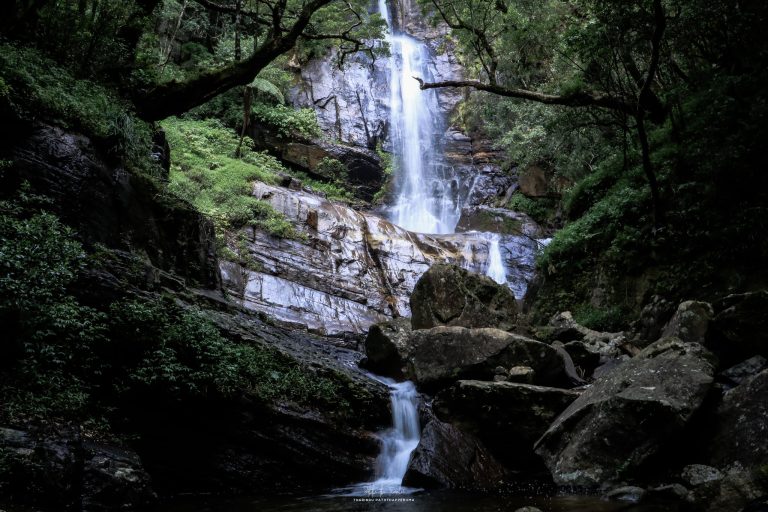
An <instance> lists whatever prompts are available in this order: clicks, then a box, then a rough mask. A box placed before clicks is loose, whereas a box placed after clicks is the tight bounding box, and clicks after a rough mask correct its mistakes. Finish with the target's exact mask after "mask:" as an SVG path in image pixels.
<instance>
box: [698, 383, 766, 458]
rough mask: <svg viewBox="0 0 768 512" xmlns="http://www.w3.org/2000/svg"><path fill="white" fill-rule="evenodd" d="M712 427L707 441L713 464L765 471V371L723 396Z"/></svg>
mask: <svg viewBox="0 0 768 512" xmlns="http://www.w3.org/2000/svg"><path fill="white" fill-rule="evenodd" d="M714 426H715V430H714V436H713V437H712V439H711V440H710V441H709V442H708V447H709V451H710V453H711V458H710V462H711V463H712V465H714V466H717V467H725V466H727V465H729V464H733V463H735V462H739V463H741V464H742V465H743V466H744V467H746V468H754V469H757V468H766V469H768V442H766V439H768V370H763V371H762V372H760V373H759V374H757V375H755V376H753V377H751V378H749V379H747V380H745V381H744V382H742V383H741V384H740V385H738V386H736V387H735V388H733V389H731V390H729V391H727V392H726V393H725V395H724V396H723V400H722V402H721V403H720V405H719V407H718V409H717V413H716V418H715V423H714Z"/></svg>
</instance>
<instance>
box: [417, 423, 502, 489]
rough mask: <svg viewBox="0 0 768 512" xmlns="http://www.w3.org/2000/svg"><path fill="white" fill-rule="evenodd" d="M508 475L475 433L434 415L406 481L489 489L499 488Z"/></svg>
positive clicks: (460, 487)
mask: <svg viewBox="0 0 768 512" xmlns="http://www.w3.org/2000/svg"><path fill="white" fill-rule="evenodd" d="M505 476H506V470H505V469H504V467H503V466H502V465H501V464H500V463H499V462H498V461H497V460H496V459H495V457H494V456H493V455H492V454H491V453H490V452H489V451H488V449H487V448H486V447H485V446H484V445H483V444H482V443H481V442H480V441H479V440H478V439H477V438H476V437H475V436H473V435H472V434H469V433H466V432H463V431H461V430H459V429H457V428H456V427H454V426H453V425H450V424H449V423H444V422H442V421H440V420H438V419H437V418H434V417H433V418H432V419H430V420H429V422H428V423H427V425H426V426H425V427H424V430H423V431H422V433H421V440H420V441H419V446H418V447H417V448H416V450H415V451H414V452H413V455H412V458H411V462H410V464H409V465H408V471H407V472H406V474H405V478H404V479H403V484H404V485H407V486H411V487H425V488H430V487H447V488H452V489H466V490H472V491H489V490H493V489H497V488H499V487H500V486H501V485H502V484H503V483H504V479H505Z"/></svg>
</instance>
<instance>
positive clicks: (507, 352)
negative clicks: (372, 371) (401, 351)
mask: <svg viewBox="0 0 768 512" xmlns="http://www.w3.org/2000/svg"><path fill="white" fill-rule="evenodd" d="M410 345H411V346H410V357H409V359H408V368H407V377H408V378H409V379H411V380H413V381H415V382H416V383H418V384H419V385H420V386H423V387H424V388H426V389H430V388H431V389H436V388H439V387H440V386H442V385H445V384H449V383H451V382H453V381H456V380H459V379H478V380H492V379H493V376H494V375H496V371H495V370H496V368H497V367H499V366H501V367H503V368H506V369H507V370H508V369H510V368H512V367H514V366H528V367H530V368H533V371H534V382H535V383H537V384H547V385H569V384H570V380H569V379H568V377H567V376H566V370H565V366H566V364H565V357H564V354H565V352H564V351H562V352H559V351H557V350H556V349H555V348H553V347H551V346H549V345H547V344H546V343H541V342H539V341H535V340H532V339H529V338H526V337H524V336H520V335H518V334H512V333H509V332H505V331H502V330H499V329H489V328H485V329H467V328H465V327H435V328H432V329H423V330H417V331H413V332H412V333H411V338H410ZM565 355H567V354H565Z"/></svg>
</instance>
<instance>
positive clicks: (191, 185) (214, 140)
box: [162, 119, 301, 239]
mask: <svg viewBox="0 0 768 512" xmlns="http://www.w3.org/2000/svg"><path fill="white" fill-rule="evenodd" d="M162 126H163V128H164V129H165V131H166V134H167V137H168V141H169V143H170V144H171V147H172V148H174V153H173V164H172V166H171V173H170V176H169V178H170V183H169V185H168V188H169V190H170V191H171V192H173V193H174V194H176V195H178V196H179V197H181V198H183V199H186V200H187V201H189V202H190V203H192V204H193V205H194V206H195V207H196V208H197V209H198V210H200V211H201V212H203V213H205V214H206V215H210V216H211V218H212V219H214V222H215V224H216V227H217V234H218V236H220V237H224V236H225V234H226V232H228V231H233V230H236V229H239V228H242V227H244V226H252V227H256V228H260V229H263V230H265V231H266V232H267V233H270V234H271V235H274V236H277V237H281V238H301V234H300V233H299V232H297V231H296V230H295V229H294V228H293V226H292V225H291V223H290V222H288V221H287V220H286V219H285V217H283V216H282V215H281V214H280V213H278V212H276V211H275V210H274V209H273V208H272V207H271V206H270V205H269V203H267V202H265V201H261V200H259V199H256V198H255V197H253V195H252V191H253V182H254V181H255V180H258V181H263V182H265V183H271V184H275V183H277V180H278V179H279V175H280V174H284V173H285V172H286V170H285V168H284V167H283V166H282V165H281V164H280V162H278V161H277V160H276V159H275V158H273V157H271V156H269V155H267V154H266V153H259V152H256V151H252V144H253V142H252V141H250V140H249V141H246V142H245V143H244V145H245V151H244V152H243V156H241V157H240V158H238V157H236V156H235V152H236V150H237V147H238V142H239V140H238V137H237V135H236V134H235V132H233V131H232V130H229V129H227V128H225V127H224V126H223V125H222V124H221V122H219V121H216V120H214V119H207V120H204V121H195V120H182V119H168V120H166V121H164V122H163V125H162ZM222 239H223V238H222Z"/></svg>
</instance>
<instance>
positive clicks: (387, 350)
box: [365, 318, 411, 378]
mask: <svg viewBox="0 0 768 512" xmlns="http://www.w3.org/2000/svg"><path fill="white" fill-rule="evenodd" d="M410 334H411V320H410V319H409V318H396V319H394V320H390V321H389V322H383V323H380V324H374V325H372V326H371V328H370V329H369V330H368V335H367V337H366V338H365V355H366V358H367V359H366V361H365V367H366V368H367V369H369V370H371V371H372V372H374V373H376V374H378V375H385V376H387V377H394V378H400V377H402V375H403V372H404V367H405V364H406V361H407V359H408V357H409V355H410V352H411V343H410Z"/></svg>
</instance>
